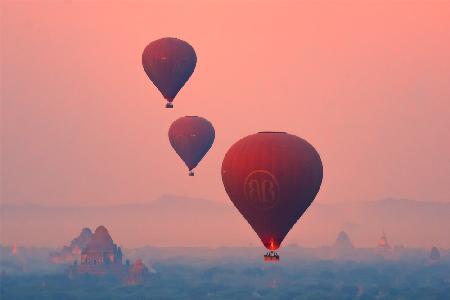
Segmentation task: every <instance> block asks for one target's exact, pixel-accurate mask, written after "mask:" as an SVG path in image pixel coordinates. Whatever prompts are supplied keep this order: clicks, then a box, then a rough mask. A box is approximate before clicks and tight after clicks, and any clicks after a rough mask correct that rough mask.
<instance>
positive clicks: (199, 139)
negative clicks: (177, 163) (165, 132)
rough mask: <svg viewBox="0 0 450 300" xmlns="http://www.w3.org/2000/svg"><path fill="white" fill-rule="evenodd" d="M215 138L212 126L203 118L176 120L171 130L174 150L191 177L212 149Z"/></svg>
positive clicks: (170, 138)
mask: <svg viewBox="0 0 450 300" xmlns="http://www.w3.org/2000/svg"><path fill="white" fill-rule="evenodd" d="M214 138H215V131H214V127H213V126H212V124H211V123H210V122H209V121H208V120H206V119H204V118H201V117H197V116H186V117H182V118H179V119H177V120H175V121H174V122H173V123H172V125H170V128H169V141H170V144H171V145H172V148H173V149H174V150H175V152H176V153H177V154H178V156H180V158H181V159H182V160H183V161H184V163H185V164H186V166H187V167H188V169H189V175H190V176H194V172H193V171H192V169H194V168H195V167H196V166H197V165H198V163H199V162H200V161H201V160H202V158H203V157H204V156H205V155H206V153H207V152H208V151H209V149H210V148H211V146H212V144H213V142H214Z"/></svg>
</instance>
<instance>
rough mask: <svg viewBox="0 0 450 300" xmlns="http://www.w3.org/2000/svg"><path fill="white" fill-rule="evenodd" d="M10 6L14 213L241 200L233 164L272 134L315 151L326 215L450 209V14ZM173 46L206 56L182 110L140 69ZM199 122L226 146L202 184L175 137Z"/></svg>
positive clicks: (260, 5) (6, 114)
mask: <svg viewBox="0 0 450 300" xmlns="http://www.w3.org/2000/svg"><path fill="white" fill-rule="evenodd" d="M209 2H214V4H213V3H209ZM1 5H2V7H1V14H2V15H1V18H0V19H1V21H0V22H1V24H0V26H1V91H0V93H1V101H2V103H1V104H2V107H1V113H2V115H1V138H2V141H1V142H2V145H1V173H2V174H1V198H2V201H5V202H9V203H23V202H34V203H46V204H60V205H65V204H78V203H80V204H87V205H90V204H95V205H101V204H107V203H108V204H111V203H130V202H141V201H148V200H153V199H155V198H157V197H159V196H160V195H162V194H178V195H186V196H191V197H202V198H208V199H211V200H214V201H229V200H228V197H227V195H226V193H225V191H224V189H223V186H222V181H221V178H220V166H221V163H222V158H223V156H224V154H225V152H226V150H227V149H228V148H229V147H230V146H231V145H232V143H234V142H235V141H236V140H238V139H239V138H241V137H243V136H245V135H248V134H252V133H255V132H257V131H262V130H276V131H287V132H289V133H292V134H296V135H298V136H301V137H303V138H305V139H307V140H308V141H309V142H310V143H312V144H313V145H314V146H315V147H316V149H317V150H318V151H319V153H320V154H321V157H322V160H323V164H324V181H323V184H322V189H321V191H320V192H319V194H318V197H317V201H318V202H322V203H329V202H339V201H364V200H374V199H379V198H384V197H388V196H389V197H402V198H410V199H417V200H423V201H450V199H449V195H450V184H449V178H450V138H449V128H450V2H448V1H439V2H438V1H435V2H434V1H428V2H425V1H424V2H423V3H421V2H413V1H403V2H395V3H394V2H379V1H355V2H348V1H345V2H344V1H342V2H341V1H329V2H326V1H322V2H317V1H314V2H300V1H208V2H206V1H205V2H193V1H177V2H171V1H165V0H162V1H145V2H144V1H141V2H137V1H134V2H115V3H110V1H101V2H100V1H98V2H94V1H92V2H87V1H83V2H78V1H66V2H62V1H61V2H57V1H48V2H45V1H39V3H38V1H36V2H31V1H29V2H24V1H2V4H1ZM165 36H173V37H178V38H181V39H184V40H186V41H188V42H189V43H190V44H191V45H193V47H194V48H195V50H196V52H197V56H198V63H197V68H196V70H195V72H194V74H193V76H192V77H191V79H190V80H189V82H188V83H187V85H186V86H185V87H184V88H183V89H182V91H181V92H180V93H179V95H178V97H177V98H176V100H175V102H174V104H175V108H174V109H173V110H168V109H165V108H164V103H165V102H164V100H163V98H162V96H161V95H160V94H159V92H158V91H157V89H156V88H155V87H154V86H153V85H152V84H151V83H150V81H149V80H148V78H147V77H146V75H145V73H144V71H143V69H142V66H141V53H142V51H143V49H144V47H145V46H146V45H147V44H148V43H149V42H150V41H152V40H154V39H157V38H160V37H165ZM193 114H194V115H199V116H203V117H205V118H207V119H208V120H210V121H211V122H212V123H213V125H214V126H215V129H216V141H215V144H214V145H213V147H212V149H211V150H210V152H209V153H208V154H207V156H206V157H205V159H204V160H203V161H202V162H201V163H200V165H199V167H198V168H197V170H196V176H195V177H188V176H187V171H186V169H185V166H184V165H183V163H182V162H181V160H180V159H179V158H178V157H177V155H176V154H175V152H174V151H173V150H172V149H171V147H170V144H169V141H168V138H167V130H168V128H169V126H170V123H171V122H172V121H173V120H175V119H177V118H178V117H180V116H184V115H193ZM81 227H82V226H80V228H81Z"/></svg>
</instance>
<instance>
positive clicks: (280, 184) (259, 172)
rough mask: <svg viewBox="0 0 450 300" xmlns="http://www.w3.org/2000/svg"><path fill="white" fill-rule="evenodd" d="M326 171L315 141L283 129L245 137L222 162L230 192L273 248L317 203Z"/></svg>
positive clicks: (243, 212)
mask: <svg viewBox="0 0 450 300" xmlns="http://www.w3.org/2000/svg"><path fill="white" fill-rule="evenodd" d="M322 176H323V168H322V162H321V160H320V156H319V154H318V153H317V151H316V150H315V149H314V147H313V146H311V145H310V144H309V143H308V142H307V141H305V140H303V139H301V138H299V137H297V136H295V135H291V134H287V133H282V132H260V133H257V134H253V135H250V136H247V137H245V138H243V139H241V140H239V141H238V142H236V143H235V144H234V145H233V146H232V147H231V148H230V149H229V150H228V152H227V153H226V155H225V158H224V160H223V163H222V181H223V184H224V186H225V190H226V192H227V194H228V196H229V197H230V199H231V201H232V202H233V204H234V205H235V206H236V208H237V209H238V210H239V212H240V213H241V214H242V215H243V216H244V218H245V219H246V220H247V221H248V222H249V223H250V225H251V226H252V228H253V229H254V230H255V231H256V233H257V234H258V236H259V238H260V239H261V241H262V242H263V244H264V246H265V247H266V248H267V249H269V250H276V249H277V248H278V247H279V246H280V244H281V242H282V241H283V239H284V237H285V236H286V234H287V233H288V232H289V230H290V229H291V228H292V226H293V225H294V224H295V223H296V222H297V220H298V219H299V218H300V217H301V216H302V214H303V213H304V212H305V211H306V209H307V208H308V207H309V205H310V204H311V203H312V201H313V200H314V198H315V196H316V194H317V193H318V191H319V188H320V185H321V183H322Z"/></svg>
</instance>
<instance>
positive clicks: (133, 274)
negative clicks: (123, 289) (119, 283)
mask: <svg viewBox="0 0 450 300" xmlns="http://www.w3.org/2000/svg"><path fill="white" fill-rule="evenodd" d="M147 276H148V268H147V267H146V266H145V265H144V263H143V262H142V260H140V259H138V260H136V261H135V262H134V264H133V265H132V266H131V268H130V269H129V270H128V277H127V281H126V282H127V284H128V285H136V284H141V283H142V282H143V281H144V280H145V277H147Z"/></svg>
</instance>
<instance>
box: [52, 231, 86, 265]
mask: <svg viewBox="0 0 450 300" xmlns="http://www.w3.org/2000/svg"><path fill="white" fill-rule="evenodd" d="M91 237H92V231H91V230H90V229H89V228H83V229H82V230H81V233H80V235H79V236H78V237H76V238H74V239H73V240H72V242H71V243H70V246H64V247H63V248H62V249H61V251H58V252H54V253H52V254H51V255H50V258H49V260H50V262H52V263H54V264H64V263H72V262H74V261H75V260H80V255H81V252H82V251H83V250H84V249H85V248H86V247H87V244H88V243H89V241H90V240H91Z"/></svg>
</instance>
